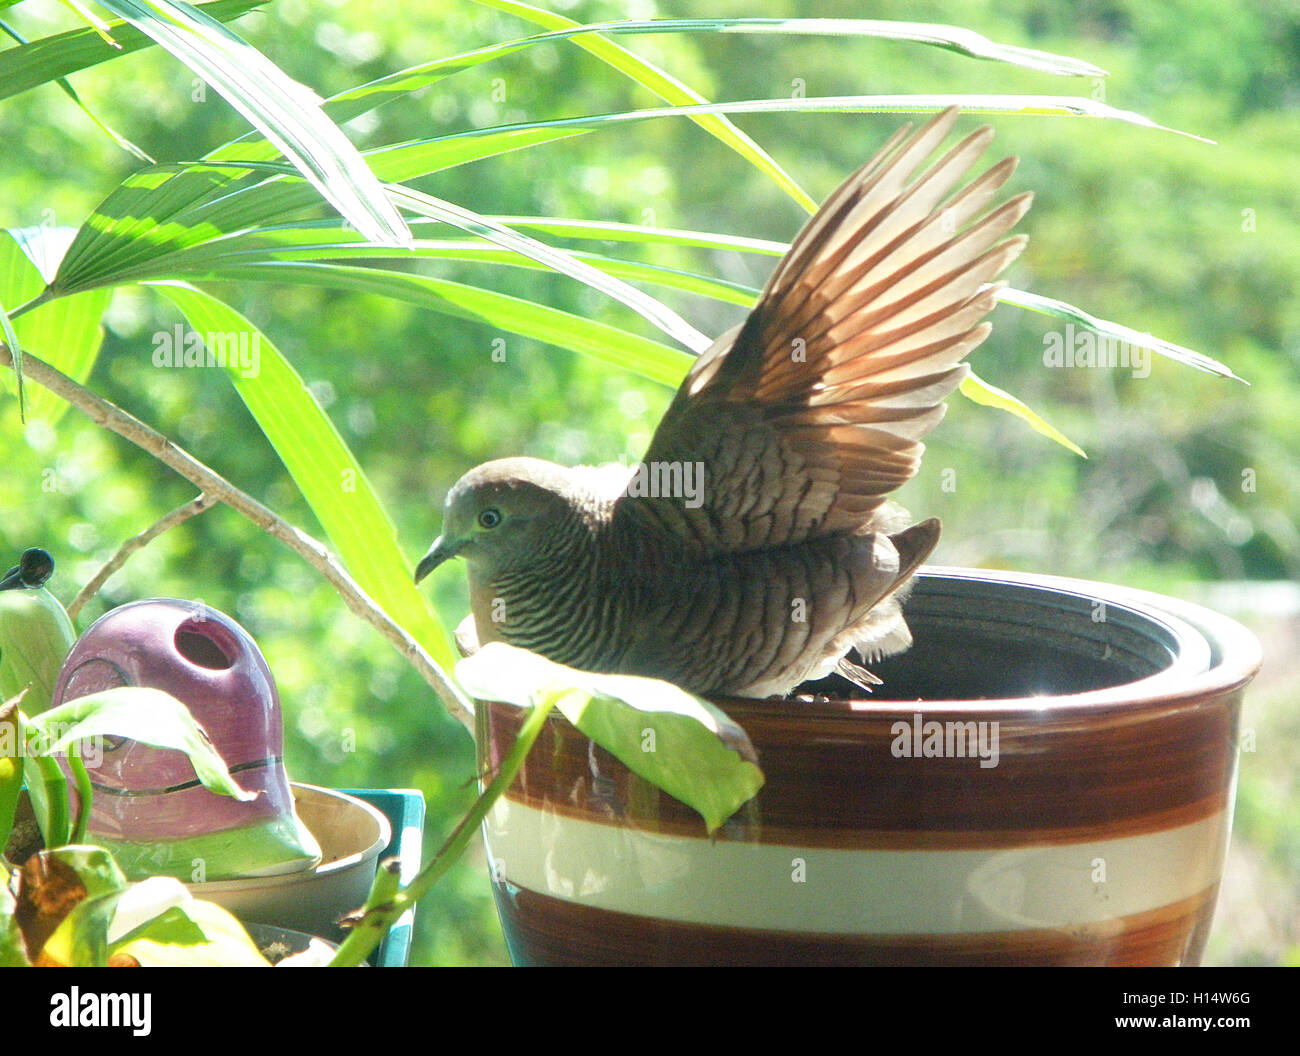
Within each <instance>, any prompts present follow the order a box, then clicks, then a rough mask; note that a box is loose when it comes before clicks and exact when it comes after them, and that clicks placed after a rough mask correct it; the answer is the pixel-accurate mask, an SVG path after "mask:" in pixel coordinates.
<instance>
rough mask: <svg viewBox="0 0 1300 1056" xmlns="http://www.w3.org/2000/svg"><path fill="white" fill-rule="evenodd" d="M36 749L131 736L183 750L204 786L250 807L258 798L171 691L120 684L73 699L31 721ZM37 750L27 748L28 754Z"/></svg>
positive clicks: (53, 749) (50, 752)
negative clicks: (229, 767) (240, 781)
mask: <svg viewBox="0 0 1300 1056" xmlns="http://www.w3.org/2000/svg"><path fill="white" fill-rule="evenodd" d="M28 724H29V728H30V730H31V731H32V733H33V734H34V735H35V736H36V738H37V739H38V740H37V744H36V747H35V749H34V750H37V751H40V752H41V753H42V754H44V755H47V756H50V755H56V754H58V753H59V752H62V751H65V750H66V749H67V747H68V745H70V744H72V743H73V742H74V741H82V740H85V739H87V738H90V737H129V738H130V739H131V740H133V741H139V742H140V743H141V744H147V745H150V746H152V747H154V748H170V749H174V750H175V751H179V752H184V753H185V754H186V756H187V757H188V758H189V761H190V765H192V766H193V767H194V773H195V775H196V776H197V777H198V779H199V780H200V781H202V782H203V784H204V786H205V787H207V788H208V789H210V790H211V791H213V792H217V793H219V794H221V795H223V796H231V797H233V798H234V799H237V800H239V801H240V802H241V803H246V802H248V801H250V800H253V799H256V798H257V794H256V793H254V792H245V791H244V790H243V789H242V788H240V787H239V786H238V785H237V784H236V783H235V781H234V778H232V777H231V776H230V771H229V770H227V769H226V764H225V763H224V762H223V761H222V758H221V756H220V755H218V754H217V751H216V749H215V748H213V747H212V742H211V741H209V740H208V737H207V734H205V733H204V732H203V729H202V727H200V726H199V724H198V723H197V722H195V721H194V717H193V716H192V715H191V714H190V712H189V709H188V708H186V707H185V705H184V704H182V703H181V702H180V701H179V700H177V699H176V698H175V697H173V696H172V695H171V694H170V693H164V692H163V691H162V690H160V689H150V688H147V687H144V686H119V687H117V688H115V689H106V690H103V691H102V692H99V693H91V694H89V695H88V696H85V697H78V698H77V699H76V700H69V701H66V702H65V703H63V704H60V705H59V706H58V707H55V708H51V709H50V710H49V711H47V712H44V713H43V714H40V715H34V716H32V717H31V718H30V719H29V720H28ZM31 750H33V749H31V748H29V751H31Z"/></svg>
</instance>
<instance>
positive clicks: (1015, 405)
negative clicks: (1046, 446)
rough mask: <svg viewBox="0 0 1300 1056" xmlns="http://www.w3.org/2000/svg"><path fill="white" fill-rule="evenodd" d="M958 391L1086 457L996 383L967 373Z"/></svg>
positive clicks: (1040, 417)
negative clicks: (1014, 418) (991, 383)
mask: <svg viewBox="0 0 1300 1056" xmlns="http://www.w3.org/2000/svg"><path fill="white" fill-rule="evenodd" d="M960 391H961V394H962V395H963V396H965V397H966V398H967V399H968V400H971V401H973V402H974V403H978V404H982V405H983V406H985V407H996V408H997V409H998V410H999V411H1006V412H1007V414H1010V415H1012V416H1013V417H1016V418H1019V419H1020V420H1021V421H1022V422H1024V423H1025V424H1026V425H1028V426H1029V428H1031V429H1032V430H1034V432H1036V433H1041V434H1042V435H1043V436H1045V437H1047V438H1048V439H1050V440H1054V441H1055V442H1056V443H1058V444H1060V445H1061V446H1062V447H1064V448H1066V449H1068V450H1070V451H1073V452H1074V453H1075V454H1076V455H1078V456H1079V457H1080V458H1087V457H1088V456H1087V455H1086V454H1084V451H1083V448H1081V447H1080V446H1079V445H1078V444H1076V443H1075V442H1074V441H1073V440H1071V439H1070V438H1069V437H1068V436H1066V435H1065V434H1064V433H1062V432H1060V431H1059V430H1058V429H1056V428H1055V427H1054V426H1051V425H1049V424H1048V423H1047V422H1046V421H1045V420H1044V419H1043V418H1042V416H1040V415H1038V414H1037V413H1035V412H1034V411H1031V410H1030V409H1029V408H1028V407H1026V406H1025V404H1024V403H1023V402H1021V401H1020V400H1018V399H1016V397H1014V396H1012V395H1011V393H1009V392H1007V391H1005V390H1004V389H999V388H998V387H997V386H996V385H990V384H989V383H988V382H987V381H985V380H984V379H983V378H979V377H976V376H975V374H974V372H971V373H970V374H967V375H966V377H965V378H963V379H962V383H961V390H960Z"/></svg>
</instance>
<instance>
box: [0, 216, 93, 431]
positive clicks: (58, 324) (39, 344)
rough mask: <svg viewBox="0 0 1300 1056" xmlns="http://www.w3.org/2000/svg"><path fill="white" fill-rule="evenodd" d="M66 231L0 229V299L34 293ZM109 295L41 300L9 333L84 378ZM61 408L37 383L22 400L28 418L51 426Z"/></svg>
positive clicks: (50, 270)
mask: <svg viewBox="0 0 1300 1056" xmlns="http://www.w3.org/2000/svg"><path fill="white" fill-rule="evenodd" d="M72 235H73V230H72V229H71V228H50V227H35V228H24V229H21V230H16V231H5V232H0V302H5V301H7V302H9V303H13V304H19V303H26V302H28V301H30V300H32V299H33V298H35V297H36V296H38V295H39V294H40V292H41V290H42V289H43V288H44V286H45V283H46V282H47V281H48V280H49V278H51V277H52V276H53V274H54V272H55V270H56V269H57V267H58V263H59V260H60V259H61V257H62V255H63V251H64V250H65V249H66V248H67V246H68V243H69V241H70V239H71V237H72ZM110 297H111V293H110V291H109V290H106V289H103V290H89V291H86V292H84V293H79V294H76V295H74V296H71V297H64V298H60V299H57V300H49V301H46V302H44V303H42V304H40V305H38V306H37V307H35V308H33V309H32V310H31V311H30V312H26V313H24V314H23V315H22V316H21V317H19V318H16V319H14V320H13V326H14V331H15V333H16V334H17V336H18V340H19V341H20V342H22V345H23V347H24V348H25V349H27V350H29V351H31V352H32V353H33V354H34V355H36V356H39V357H40V358H41V359H43V360H44V361H45V362H46V363H48V364H49V365H50V366H52V367H54V368H55V369H56V370H60V371H62V372H63V373H64V374H67V375H68V376H69V377H70V378H72V379H73V380H74V381H77V382H84V381H85V380H86V379H87V378H88V377H89V376H90V371H91V369H92V368H93V367H94V365H95V358H96V356H97V355H98V353H99V346H100V342H101V341H102V339H103V333H104V332H103V328H102V327H101V326H100V320H101V319H102V318H103V315H104V311H105V309H107V307H108V302H109V299H110ZM8 385H9V383H8V381H6V387H8ZM67 409H68V404H67V403H66V402H65V401H63V400H61V399H59V398H58V397H57V396H55V395H54V394H53V393H51V392H47V391H46V390H45V389H42V388H40V387H37V389H36V390H35V391H34V392H32V393H30V395H29V396H28V399H27V417H28V419H44V420H45V421H47V422H49V423H51V424H54V423H56V422H58V420H59V419H60V418H61V417H63V415H64V414H65V413H66V412H67Z"/></svg>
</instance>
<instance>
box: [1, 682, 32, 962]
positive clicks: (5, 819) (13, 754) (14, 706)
mask: <svg viewBox="0 0 1300 1056" xmlns="http://www.w3.org/2000/svg"><path fill="white" fill-rule="evenodd" d="M0 660H3V657H0ZM25 740H26V738H25V737H24V736H23V735H22V726H21V724H20V722H19V718H18V701H17V699H16V698H15V699H11V700H0V854H2V853H3V852H4V849H5V846H6V845H7V844H8V843H9V835H10V833H12V832H13V826H14V812H15V811H16V809H17V807H18V795H19V793H20V792H22V788H23V758H22V746H23V744H24V742H25ZM0 908H2V905H0ZM4 941H5V940H4V931H3V926H2V925H0V967H2V966H3V965H4Z"/></svg>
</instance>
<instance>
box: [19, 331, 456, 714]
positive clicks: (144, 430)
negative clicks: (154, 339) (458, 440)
mask: <svg viewBox="0 0 1300 1056" xmlns="http://www.w3.org/2000/svg"><path fill="white" fill-rule="evenodd" d="M0 366H7V367H9V368H11V369H12V367H13V356H12V354H11V353H10V351H9V347H8V346H7V345H5V344H3V343H0ZM23 371H24V373H25V374H26V375H27V376H28V377H30V378H31V379H32V380H33V381H35V382H36V383H37V384H38V385H41V386H43V387H44V388H47V389H49V390H50V391H51V392H52V393H54V394H55V395H56V396H58V397H60V398H61V399H64V400H66V401H67V402H68V403H70V404H72V406H74V407H76V408H77V410H79V411H81V413H82V414H84V415H85V416H86V417H87V418H89V419H90V420H91V421H92V422H94V423H95V424H96V425H100V426H103V427H104V428H105V429H109V430H111V431H112V432H115V433H117V435H118V436H121V437H123V438H125V439H127V440H129V441H131V443H133V444H135V445H136V446H137V447H139V448H141V449H142V450H144V451H146V452H148V453H149V454H151V455H153V457H154V458H156V459H158V461H160V462H162V463H163V464H164V465H167V466H169V467H171V468H172V469H174V470H175V471H176V472H177V473H179V474H180V475H181V476H183V477H184V478H185V479H186V480H188V481H189V482H190V483H192V484H193V485H194V486H195V487H197V488H198V489H199V490H200V491H202V492H203V493H205V494H208V495H212V496H213V497H215V498H216V500H217V501H219V502H223V503H225V504H226V505H227V506H229V507H230V508H231V509H232V510H235V511H236V512H238V513H241V514H243V515H244V516H245V517H247V518H248V519H249V520H250V521H252V522H253V523H254V524H255V525H257V526H258V527H259V528H261V529H262V531H264V532H266V533H267V534H268V535H270V536H273V537H274V538H276V539H279V540H280V542H282V543H284V544H285V546H287V547H289V549H290V550H292V551H293V552H294V553H296V554H297V555H298V556H299V557H301V558H302V559H303V560H304V561H306V562H307V563H308V564H309V565H311V566H312V568H314V569H316V571H317V572H319V573H320V574H321V575H322V576H324V577H325V579H326V580H327V581H328V582H329V583H330V584H331V585H332V586H333V587H334V589H335V590H337V591H338V592H339V594H340V595H342V597H343V601H344V603H345V604H346V605H347V607H348V608H349V609H351V610H352V612H353V613H354V614H356V615H357V616H359V617H360V618H361V619H363V620H365V621H366V622H367V623H369V624H370V625H371V626H372V627H374V628H375V629H376V630H377V631H379V633H380V634H382V635H383V636H384V637H385V638H387V639H388V640H389V641H390V642H391V643H392V644H393V646H394V647H395V648H396V649H397V651H398V652H399V653H401V654H402V656H404V657H405V658H406V659H407V660H408V661H409V662H410V664H411V666H413V667H414V668H415V669H416V671H418V672H419V673H420V676H421V677H422V678H423V679H424V680H425V681H426V682H428V683H429V685H430V686H432V687H433V691H434V692H435V693H437V694H438V699H439V700H441V701H442V703H443V706H444V707H446V709H447V710H448V711H449V712H451V714H452V715H453V716H455V718H457V719H458V720H460V721H461V722H462V723H464V724H465V725H467V726H469V725H472V715H473V709H472V708H471V707H470V705H469V702H468V701H467V700H466V699H465V696H464V694H462V693H461V691H460V689H459V688H458V687H457V686H456V684H455V683H454V682H452V681H451V679H449V678H448V677H447V675H446V673H445V672H444V671H443V670H442V668H440V667H439V666H438V664H437V662H436V661H435V660H434V659H433V657H431V656H430V655H429V654H428V652H426V651H425V649H424V647H423V646H422V645H420V643H419V642H417V641H416V640H415V639H414V638H412V637H411V635H410V634H409V633H408V632H407V631H406V630H404V629H403V628H402V627H399V626H398V625H397V624H396V623H395V622H394V621H393V619H392V617H390V616H389V615H388V613H386V612H385V611H384V610H383V609H382V608H381V607H380V606H379V605H378V604H377V603H376V602H375V600H374V599H373V598H372V597H370V595H369V594H367V593H366V592H365V591H364V590H362V589H361V587H360V586H359V585H358V584H357V582H356V580H354V579H353V578H352V577H351V576H350V575H349V574H348V573H347V570H346V569H344V568H343V566H342V565H341V564H340V563H339V560H338V558H336V557H335V556H334V555H333V554H332V553H330V551H329V550H328V549H327V548H326V547H325V546H324V544H322V543H320V542H318V541H317V540H315V539H313V538H312V537H311V536H310V535H308V534H307V533H306V532H303V531H301V530H300V529H298V528H295V527H294V526H293V525H292V524H289V523H288V522H287V521H285V520H283V519H282V518H280V517H278V516H276V514H275V513H273V512H272V511H271V510H270V509H268V508H267V507H266V506H263V505H262V504H261V503H260V502H258V501H257V500H256V499H254V498H253V497H252V496H251V495H248V494H245V493H244V492H242V491H240V490H239V489H238V488H237V487H235V486H234V485H233V484H231V483H230V482H229V481H228V480H226V479H225V478H224V477H222V476H221V475H220V474H218V473H216V472H215V471H214V470H212V469H209V468H208V467H207V466H205V465H204V464H203V463H202V462H200V461H199V460H198V459H196V458H195V457H194V456H193V455H191V454H190V453H189V452H188V451H186V450H185V449H184V448H181V447H179V446H177V445H176V444H174V443H173V442H172V441H171V440H168V439H167V437H165V436H163V435H162V433H160V432H158V431H157V430H155V429H151V428H150V427H149V426H147V425H145V424H144V423H143V422H142V421H140V420H139V419H138V418H135V417H133V416H132V415H130V414H127V413H126V411H124V410H122V409H121V408H120V407H117V406H115V405H114V404H111V403H109V402H108V401H107V400H105V399H103V398H102V397H99V396H97V395H95V394H94V393H93V392H91V391H90V390H89V389H87V388H85V387H84V386H82V385H79V384H77V382H75V381H73V380H72V379H71V378H70V377H68V376H67V375H66V374H63V373H61V372H60V371H58V370H56V369H55V368H54V367H52V366H50V365H49V364H48V363H46V362H45V361H44V360H41V359H38V358H37V357H36V356H34V355H32V354H31V353H30V352H25V353H24V354H23Z"/></svg>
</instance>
